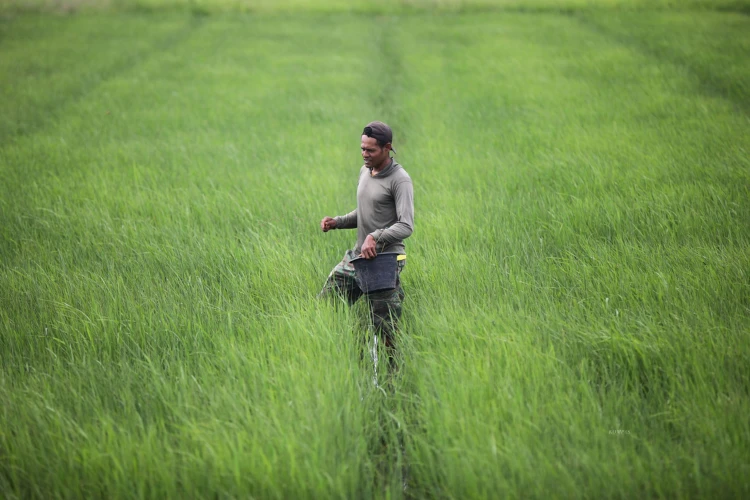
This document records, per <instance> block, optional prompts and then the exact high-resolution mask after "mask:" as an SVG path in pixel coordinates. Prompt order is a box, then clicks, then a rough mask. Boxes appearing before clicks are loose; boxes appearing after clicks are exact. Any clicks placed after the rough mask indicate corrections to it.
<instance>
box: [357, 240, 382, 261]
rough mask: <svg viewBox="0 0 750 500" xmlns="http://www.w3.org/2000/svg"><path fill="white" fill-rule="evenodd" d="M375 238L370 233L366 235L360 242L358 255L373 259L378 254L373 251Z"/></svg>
mask: <svg viewBox="0 0 750 500" xmlns="http://www.w3.org/2000/svg"><path fill="white" fill-rule="evenodd" d="M376 243H377V242H376V241H375V238H373V237H372V235H371V234H368V235H367V238H365V242H364V243H363V244H362V251H361V252H360V255H361V256H362V257H364V258H365V259H373V258H375V256H376V255H377V254H378V253H377V252H376V251H375V245H376Z"/></svg>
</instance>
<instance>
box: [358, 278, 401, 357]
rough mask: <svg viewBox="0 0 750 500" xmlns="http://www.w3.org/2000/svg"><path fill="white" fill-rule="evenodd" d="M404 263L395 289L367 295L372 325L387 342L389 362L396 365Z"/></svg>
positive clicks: (384, 342)
mask: <svg viewBox="0 0 750 500" xmlns="http://www.w3.org/2000/svg"><path fill="white" fill-rule="evenodd" d="M402 269H403V264H401V265H400V266H399V277H398V278H397V279H396V288H394V289H393V290H384V291H382V292H375V293H371V294H368V295H367V300H368V302H369V304H370V313H371V318H372V326H373V328H374V329H375V333H376V335H378V336H379V337H380V339H381V341H382V342H383V344H385V347H386V353H387V355H388V364H389V365H390V366H391V367H394V363H395V359H394V356H395V354H396V334H397V332H398V322H399V319H400V318H401V311H402V303H403V301H404V289H403V288H402V287H401V276H400V275H401V270H402Z"/></svg>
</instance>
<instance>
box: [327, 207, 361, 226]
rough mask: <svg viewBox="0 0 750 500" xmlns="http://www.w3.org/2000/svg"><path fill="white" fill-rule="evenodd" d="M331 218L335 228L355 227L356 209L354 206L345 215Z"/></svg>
mask: <svg viewBox="0 0 750 500" xmlns="http://www.w3.org/2000/svg"><path fill="white" fill-rule="evenodd" d="M333 219H334V220H335V221H336V229H355V228H356V227H357V209H356V208H355V209H354V210H352V211H351V212H349V213H348V214H346V215H338V216H336V217H334V218H333Z"/></svg>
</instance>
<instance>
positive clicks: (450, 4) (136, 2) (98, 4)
mask: <svg viewBox="0 0 750 500" xmlns="http://www.w3.org/2000/svg"><path fill="white" fill-rule="evenodd" d="M580 9H618V10H626V11H628V10H670V11H673V10H696V9H701V10H720V11H736V12H744V13H747V12H750V4H748V2H747V0H381V1H379V2H371V1H366V0H2V1H0V12H58V13H73V12H78V11H92V10H93V11H141V12H152V11H160V10H168V11H174V10H186V11H190V12H193V13H195V14H202V15H205V14H211V13H218V12H228V11H235V12H236V11H240V12H256V13H261V12H265V13H272V12H276V13H300V12H317V13H369V14H397V13H402V14H403V13H408V12H420V11H425V10H426V11H438V12H440V11H443V12H472V11H474V12H475V11H481V12H487V11H495V10H501V11H502V10H511V11H529V12H538V11H563V12H570V11H574V10H580Z"/></svg>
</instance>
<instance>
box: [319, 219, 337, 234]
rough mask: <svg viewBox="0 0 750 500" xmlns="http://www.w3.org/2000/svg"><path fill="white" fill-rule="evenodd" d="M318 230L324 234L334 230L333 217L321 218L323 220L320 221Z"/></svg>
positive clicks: (334, 221) (334, 220) (334, 222)
mask: <svg viewBox="0 0 750 500" xmlns="http://www.w3.org/2000/svg"><path fill="white" fill-rule="evenodd" d="M320 229H322V230H323V232H324V233H327V232H328V231H330V230H331V229H336V219H334V218H333V217H323V220H322V221H320Z"/></svg>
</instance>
